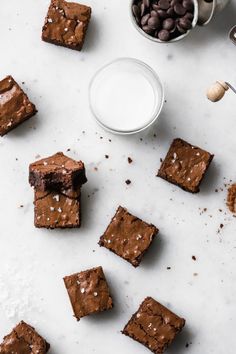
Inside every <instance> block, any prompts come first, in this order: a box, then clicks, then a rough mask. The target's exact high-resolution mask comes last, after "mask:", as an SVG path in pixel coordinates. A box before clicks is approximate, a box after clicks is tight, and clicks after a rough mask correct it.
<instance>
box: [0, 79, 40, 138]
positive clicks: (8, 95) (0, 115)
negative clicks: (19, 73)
mask: <svg viewBox="0 0 236 354" xmlns="http://www.w3.org/2000/svg"><path fill="white" fill-rule="evenodd" d="M36 113H37V109H36V107H35V105H34V104H33V103H32V102H31V101H30V100H29V98H28V96H27V95H26V94H25V92H24V91H23V90H22V88H21V87H20V86H19V85H18V83H17V82H16V81H15V80H14V79H13V77H12V76H7V77H6V78H4V79H3V80H1V81H0V136H4V135H5V134H7V133H8V132H10V131H11V130H12V129H14V128H16V127H17V126H18V125H20V124H21V123H23V122H24V121H26V120H27V119H29V118H31V117H32V116H34V115H35V114H36Z"/></svg>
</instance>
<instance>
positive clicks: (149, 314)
mask: <svg viewBox="0 0 236 354" xmlns="http://www.w3.org/2000/svg"><path fill="white" fill-rule="evenodd" d="M184 325H185V320H184V319H183V318H180V317H178V316H177V315H175V314H174V313H173V312H171V311H170V310H168V309H167V308H166V307H164V306H163V305H161V304H160V303H159V302H157V301H155V300H154V299H153V298H151V297H147V298H146V299H145V300H144V301H143V303H142V304H141V305H140V307H139V309H138V311H137V312H136V313H135V314H134V315H133V316H132V317H131V319H130V321H129V322H128V323H127V325H126V326H125V328H124V330H123V331H122V333H123V334H125V335H126V336H129V337H130V338H132V339H134V340H136V341H137V342H139V343H141V344H143V345H144V346H145V347H147V348H148V349H150V350H151V351H152V352H153V353H155V354H157V353H164V351H165V350H166V349H167V348H168V347H169V345H170V344H171V343H172V342H173V340H174V339H175V336H176V335H177V334H178V333H179V332H180V331H181V330H182V328H183V327H184Z"/></svg>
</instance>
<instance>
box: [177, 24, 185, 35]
mask: <svg viewBox="0 0 236 354" xmlns="http://www.w3.org/2000/svg"><path fill="white" fill-rule="evenodd" d="M176 27H177V29H178V31H179V32H180V33H181V34H184V33H186V32H187V31H186V29H185V28H183V27H181V26H180V25H179V23H177V26H176Z"/></svg>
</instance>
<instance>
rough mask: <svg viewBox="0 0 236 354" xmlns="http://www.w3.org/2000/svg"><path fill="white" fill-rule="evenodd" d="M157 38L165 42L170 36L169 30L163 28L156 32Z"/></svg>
mask: <svg viewBox="0 0 236 354" xmlns="http://www.w3.org/2000/svg"><path fill="white" fill-rule="evenodd" d="M158 38H159V39H160V40H161V41H163V42H167V41H168V40H169V38H170V32H168V31H167V30H165V29H163V30H161V31H160V32H158Z"/></svg>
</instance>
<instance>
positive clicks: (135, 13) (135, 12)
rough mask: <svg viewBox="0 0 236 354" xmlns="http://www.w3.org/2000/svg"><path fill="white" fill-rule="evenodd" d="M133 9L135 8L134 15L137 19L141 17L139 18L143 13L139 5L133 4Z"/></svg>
mask: <svg viewBox="0 0 236 354" xmlns="http://www.w3.org/2000/svg"><path fill="white" fill-rule="evenodd" d="M132 10H133V14H134V16H135V17H136V18H137V19H139V18H140V15H141V12H140V8H139V7H138V6H137V5H133V6H132Z"/></svg>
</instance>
